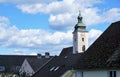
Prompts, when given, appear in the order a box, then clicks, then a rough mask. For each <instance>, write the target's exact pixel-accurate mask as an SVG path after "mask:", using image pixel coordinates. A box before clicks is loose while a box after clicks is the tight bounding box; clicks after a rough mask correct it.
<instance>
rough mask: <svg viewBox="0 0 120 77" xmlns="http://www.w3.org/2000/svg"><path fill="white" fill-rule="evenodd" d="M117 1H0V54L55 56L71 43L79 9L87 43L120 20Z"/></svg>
mask: <svg viewBox="0 0 120 77" xmlns="http://www.w3.org/2000/svg"><path fill="white" fill-rule="evenodd" d="M119 3H120V1H119V0H36V1H35V0H0V54H8V55H9V54H10V55H13V54H14V55H15V54H18V55H26V54H27V55H31V54H37V53H41V54H44V53H45V52H50V53H51V54H52V55H58V54H59V53H60V51H61V50H62V48H65V47H69V46H72V31H73V29H74V25H75V24H76V23H77V16H78V12H79V10H81V14H82V16H83V22H84V23H85V24H86V26H87V30H88V31H89V33H88V36H89V45H90V44H91V43H93V41H94V40H95V39H96V38H97V37H99V35H100V34H101V33H102V32H103V31H104V30H105V29H106V28H107V27H108V26H109V25H110V24H111V23H112V22H115V21H119V20H120V4H119Z"/></svg>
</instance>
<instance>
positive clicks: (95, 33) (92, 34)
mask: <svg viewBox="0 0 120 77" xmlns="http://www.w3.org/2000/svg"><path fill="white" fill-rule="evenodd" d="M101 34H102V31H101V30H97V29H91V30H90V31H89V33H88V38H89V46H90V45H91V44H92V43H93V42H94V41H95V40H96V39H97V38H98V37H99V36H100V35H101Z"/></svg>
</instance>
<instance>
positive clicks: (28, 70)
mask: <svg viewBox="0 0 120 77" xmlns="http://www.w3.org/2000/svg"><path fill="white" fill-rule="evenodd" d="M19 72H20V74H22V73H23V72H26V73H28V74H29V75H30V76H32V75H33V74H34V73H35V72H34V70H33V69H32V68H31V66H30V65H29V63H28V61H27V60H26V59H25V60H24V62H23V64H22V66H21V68H20V71H19Z"/></svg>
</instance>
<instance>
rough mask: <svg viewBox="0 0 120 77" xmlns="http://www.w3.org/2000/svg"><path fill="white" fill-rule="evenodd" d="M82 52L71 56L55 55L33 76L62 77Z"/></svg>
mask: <svg viewBox="0 0 120 77" xmlns="http://www.w3.org/2000/svg"><path fill="white" fill-rule="evenodd" d="M79 57H80V54H74V55H69V56H65V57H63V56H55V57H53V58H52V59H51V60H50V61H49V62H48V63H47V64H45V65H44V66H43V67H41V68H40V69H39V70H38V71H37V72H36V73H35V74H34V75H33V76H32V77H60V76H61V75H63V74H64V73H65V72H66V71H67V70H70V69H72V67H73V66H74V64H75V63H76V62H77V59H78V58H79Z"/></svg>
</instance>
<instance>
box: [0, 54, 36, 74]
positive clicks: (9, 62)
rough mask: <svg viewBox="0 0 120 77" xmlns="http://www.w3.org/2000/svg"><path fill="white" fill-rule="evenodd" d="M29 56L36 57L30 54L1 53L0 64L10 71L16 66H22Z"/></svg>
mask: <svg viewBox="0 0 120 77" xmlns="http://www.w3.org/2000/svg"><path fill="white" fill-rule="evenodd" d="M28 57H36V56H29V55H0V66H4V67H5V71H7V72H9V71H12V70H14V69H13V68H16V66H21V65H22V63H23V61H24V59H25V58H28Z"/></svg>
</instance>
